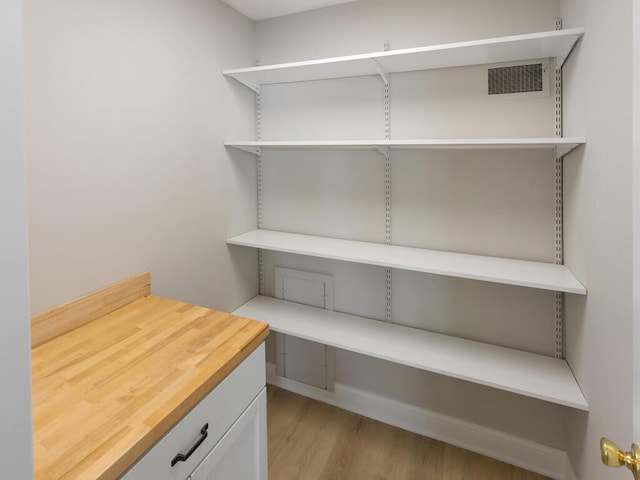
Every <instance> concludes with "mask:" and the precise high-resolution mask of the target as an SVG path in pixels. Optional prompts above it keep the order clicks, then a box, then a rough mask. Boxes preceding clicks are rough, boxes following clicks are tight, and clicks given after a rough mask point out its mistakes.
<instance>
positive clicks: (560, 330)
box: [554, 19, 566, 358]
mask: <svg viewBox="0 0 640 480" xmlns="http://www.w3.org/2000/svg"><path fill="white" fill-rule="evenodd" d="M555 27H556V30H562V20H560V19H557V20H556V25H555ZM563 61H564V59H560V58H556V63H555V88H554V92H555V134H556V137H558V138H562V63H563ZM558 150H559V149H558V148H556V156H555V194H556V198H555V200H556V202H555V203H556V212H555V239H554V240H555V263H556V265H562V264H563V263H564V258H563V257H564V255H563V238H562V237H563V231H562V229H563V225H562V224H563V218H562V213H563V212H562V210H563V206H562V192H563V182H562V166H563V161H562V153H561V152H559V151H558ZM565 153H566V152H565ZM554 326H555V328H554V330H555V335H554V356H555V358H564V293H563V292H556V293H555V324H554Z"/></svg>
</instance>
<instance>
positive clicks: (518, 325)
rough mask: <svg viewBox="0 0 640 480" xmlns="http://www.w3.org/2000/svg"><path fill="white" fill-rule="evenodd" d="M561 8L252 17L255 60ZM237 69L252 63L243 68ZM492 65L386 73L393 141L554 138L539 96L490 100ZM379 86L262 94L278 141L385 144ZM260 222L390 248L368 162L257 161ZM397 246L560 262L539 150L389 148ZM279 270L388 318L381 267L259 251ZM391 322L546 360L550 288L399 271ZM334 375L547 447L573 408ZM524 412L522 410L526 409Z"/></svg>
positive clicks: (509, 28) (516, 5)
mask: <svg viewBox="0 0 640 480" xmlns="http://www.w3.org/2000/svg"><path fill="white" fill-rule="evenodd" d="M558 16H559V4H558V2H556V1H537V2H530V1H512V0H493V1H490V2H482V8H480V7H479V5H478V2H475V1H472V0H455V1H451V2H439V1H422V0H400V1H393V2H391V1H380V0H370V1H367V2H357V3H353V4H347V5H342V6H336V7H331V8H326V9H322V10H316V11H313V12H308V13H304V14H297V15H292V16H288V17H282V18H277V19H272V20H266V21H261V22H258V23H257V28H256V45H257V54H258V55H259V57H260V61H261V63H262V64H268V63H274V62H286V61H294V60H303V59H310V58H320V57H324V56H336V55H346V54H354V53H361V52H367V51H377V50H382V49H383V45H384V42H385V41H386V40H388V41H389V42H390V44H391V48H393V49H395V48H405V47H414V46H420V45H428V44H433V43H443V42H449V41H462V40H469V39H477V38H483V37H494V36H501V35H509V34H518V33H527V32H534V31H543V30H553V29H554V22H555V19H556V18H557V17H558ZM236 66H238V67H241V66H246V64H245V65H242V64H240V63H238V64H237V65H236ZM484 82H486V67H465V68H460V69H446V70H436V71H429V72H415V73H407V74H397V75H393V76H392V79H391V136H392V138H416V137H436V138H437V137H483V136H513V137H517V136H553V135H554V116H553V114H554V104H553V98H552V97H551V96H547V97H538V98H532V97H509V98H489V97H487V96H486V85H485V83H484ZM383 99H384V96H383V84H382V82H381V80H380V79H379V78H376V77H369V78H358V79H345V80H331V81H322V82H309V83H301V84H296V85H284V86H267V87H264V88H263V98H262V102H263V115H262V121H263V129H262V132H263V135H262V138H263V139H264V140H272V139H285V138H286V139H330V138H380V137H383V136H384V103H383ZM263 165H264V167H263V168H264V182H263V183H264V185H263V189H264V208H265V216H264V218H265V228H273V229H280V230H285V231H295V232H300V233H309V234H320V235H327V236H334V237H347V238H353V239H359V240H367V241H376V242H384V233H385V232H384V226H385V223H384V168H383V159H382V157H381V156H380V155H379V154H378V153H376V152H352V151H349V152H339V151H330V152H322V151H306V150H305V151H298V152H296V151H293V150H291V151H286V152H278V151H271V150H269V151H266V152H264V154H263ZM392 218H393V220H392V236H393V241H394V243H397V244H403V245H412V246H419V247H425V248H436V249H446V250H453V251H462V252H470V253H476V254H485V255H497V256H505V257H511V258H525V259H530V260H542V261H551V262H552V261H553V258H554V243H553V238H554V235H553V232H554V231H553V225H554V223H553V219H554V172H553V158H552V156H551V155H548V154H544V153H542V154H541V153H540V152H533V153H532V152H518V153H513V152H502V151H501V152H483V153H478V152H466V151H459V152H431V151H427V152H425V151H420V152H409V151H407V152H397V153H394V155H393V161H392ZM264 258H265V289H266V293H267V294H268V295H273V294H274V290H273V267H274V266H281V267H288V268H297V269H302V270H310V271H315V272H319V273H325V274H332V275H333V276H334V290H335V292H334V308H335V309H336V310H339V311H344V312H348V313H354V314H358V315H364V316H367V317H372V318H378V319H382V318H384V315H385V273H384V269H382V268H378V267H371V266H358V265H351V264H344V263H340V262H333V261H323V260H319V259H309V258H304V257H300V256H294V255H285V254H273V253H265V256H264ZM392 298H393V319H394V321H395V322H397V323H402V324H406V325H411V326H418V327H421V328H426V329H428V330H433V331H438V332H443V333H448V334H452V335H457V336H461V337H465V338H472V339H476V340H480V341H484V342H489V343H495V344H499V345H505V346H510V347H514V348H519V349H523V350H528V351H533V352H537V353H542V354H546V355H552V354H553V345H554V343H553V339H554V337H553V332H554V330H553V326H554V306H555V304H554V294H553V293H550V292H544V291H537V290H535V289H525V288H519V287H511V286H502V285H493V284H489V283H482V282H474V281H469V280H461V279H450V278H444V277H437V276H432V275H424V274H414V273H411V272H401V271H394V272H393V295H392ZM336 381H337V382H340V383H343V384H346V385H350V386H355V387H357V388H360V389H363V390H366V391H369V392H372V393H374V394H378V395H383V396H387V397H390V398H393V399H395V400H399V401H402V402H406V403H408V404H412V405H416V406H419V407H423V408H427V409H430V410H433V411H435V412H438V413H443V414H447V415H450V416H453V417H456V418H461V419H464V420H467V421H471V422H475V423H478V424H481V425H484V426H488V427H491V428H495V429H498V430H502V431H504V432H507V433H511V434H514V435H518V436H522V437H525V438H528V439H531V440H534V441H538V442H541V443H543V444H546V445H549V446H553V447H556V448H561V449H564V448H565V439H566V433H565V426H566V417H567V409H566V408H564V407H560V406H557V405H552V404H549V403H546V402H541V401H537V400H531V399H527V398H523V397H519V396H515V395H512V394H508V393H505V392H501V391H496V390H492V389H489V388H484V387H480V386H477V385H473V384H470V383H465V382H460V381H456V380H453V379H450V378H445V377H441V376H437V375H431V374H428V373H425V372H421V371H417V370H414V369H410V368H406V367H401V366H398V365H395V364H391V363H387V362H382V361H379V360H375V359H371V358H367V357H362V356H359V355H355V354H353V353H350V352H344V351H339V352H337V357H336ZM523 412H526V414H523Z"/></svg>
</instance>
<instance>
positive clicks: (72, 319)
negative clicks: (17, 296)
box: [31, 272, 151, 348]
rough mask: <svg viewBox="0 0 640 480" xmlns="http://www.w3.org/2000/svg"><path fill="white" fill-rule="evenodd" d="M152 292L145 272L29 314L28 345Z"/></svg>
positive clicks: (147, 274) (149, 276)
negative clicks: (31, 314) (29, 330)
mask: <svg viewBox="0 0 640 480" xmlns="http://www.w3.org/2000/svg"><path fill="white" fill-rule="evenodd" d="M150 294H151V274H150V273H149V272H144V273H141V274H139V275H135V276H133V277H131V278H127V279H125V280H122V281H120V282H117V283H114V284H113V285H110V286H108V287H105V288H101V289H100V290H97V291H95V292H91V293H89V294H87V295H85V296H83V297H80V298H77V299H75V300H72V301H70V302H67V303H65V304H63V305H60V306H57V307H54V308H51V309H49V310H46V311H44V312H42V313H38V314H37V315H34V316H33V317H31V347H32V348H33V347H37V346H38V345H42V344H43V343H45V342H47V341H49V340H51V339H53V338H56V337H59V336H60V335H63V334H65V333H67V332H68V331H70V330H73V329H74V328H78V327H80V326H82V325H84V324H85V323H88V322H91V321H92V320H95V319H96V318H100V317H102V316H103V315H106V314H107V313H111V312H113V311H114V310H117V309H118V308H120V307H123V306H125V305H127V304H128V303H131V302H133V301H134V300H136V299H138V298H143V297H146V296H147V295H150Z"/></svg>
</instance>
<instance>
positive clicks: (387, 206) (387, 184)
mask: <svg viewBox="0 0 640 480" xmlns="http://www.w3.org/2000/svg"><path fill="white" fill-rule="evenodd" d="M390 49H391V45H390V43H389V42H388V41H386V42H385V43H384V51H385V52H388V51H389V50H390ZM383 80H384V138H385V139H386V140H391V95H390V92H389V81H390V77H389V76H388V75H387V76H384V77H383ZM383 154H384V228H385V243H386V244H387V245H391V149H389V148H386V149H385V150H384V152H383ZM385 278H386V280H385V285H386V302H385V305H386V315H385V319H386V321H387V322H391V321H392V316H391V269H390V268H387V269H386V270H385Z"/></svg>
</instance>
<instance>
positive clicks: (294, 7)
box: [222, 0, 356, 20]
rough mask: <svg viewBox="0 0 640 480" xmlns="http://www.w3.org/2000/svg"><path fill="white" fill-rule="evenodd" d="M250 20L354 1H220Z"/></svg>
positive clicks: (352, 0)
mask: <svg viewBox="0 0 640 480" xmlns="http://www.w3.org/2000/svg"><path fill="white" fill-rule="evenodd" d="M222 1H223V2H224V3H226V4H227V5H229V6H230V7H232V8H234V9H236V10H237V11H239V12H240V13H242V14H244V15H246V16H247V17H249V18H250V19H252V20H265V19H267V18H273V17H280V16H283V15H289V14H291V13H299V12H306V11H307V10H314V9H316V8H322V7H328V6H330V5H338V4H340V3H351V2H354V1H356V0H222Z"/></svg>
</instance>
